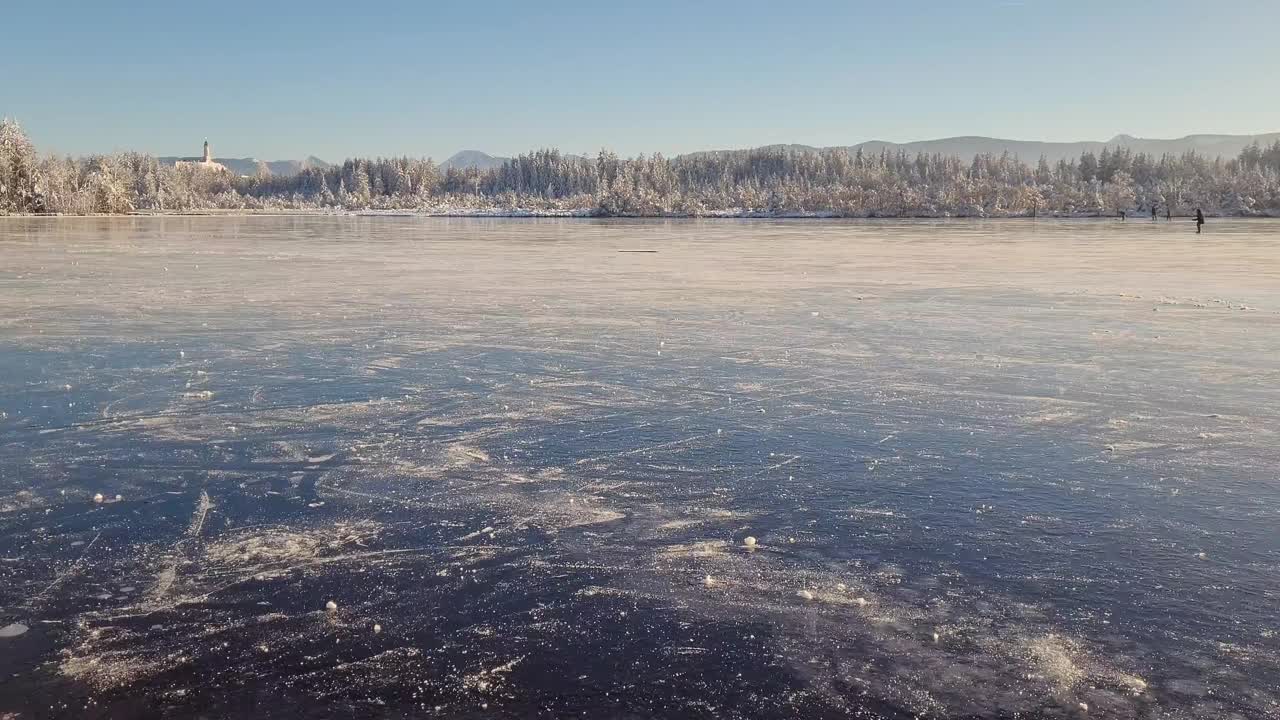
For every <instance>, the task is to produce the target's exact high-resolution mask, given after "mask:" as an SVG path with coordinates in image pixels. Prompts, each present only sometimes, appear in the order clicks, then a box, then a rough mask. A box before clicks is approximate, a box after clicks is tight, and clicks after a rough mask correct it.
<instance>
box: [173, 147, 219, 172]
mask: <svg viewBox="0 0 1280 720" xmlns="http://www.w3.org/2000/svg"><path fill="white" fill-rule="evenodd" d="M174 164H175V165H178V166H182V165H190V166H191V167H196V168H200V169H202V170H216V171H218V172H231V171H230V170H228V169H227V167H226V166H225V165H223V164H222V163H218V162H214V161H213V150H212V149H211V148H210V147H209V141H208V140H205V141H204V155H203V156H202V157H201V158H200V159H199V160H179V161H177V162H176V163H174Z"/></svg>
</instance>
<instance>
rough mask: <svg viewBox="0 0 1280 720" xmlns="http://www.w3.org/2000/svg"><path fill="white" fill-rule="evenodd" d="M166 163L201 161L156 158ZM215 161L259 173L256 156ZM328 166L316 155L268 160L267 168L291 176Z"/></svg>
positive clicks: (242, 172)
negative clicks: (304, 158)
mask: <svg viewBox="0 0 1280 720" xmlns="http://www.w3.org/2000/svg"><path fill="white" fill-rule="evenodd" d="M156 159H157V160H159V161H160V163H161V164H164V165H173V164H174V163H176V162H178V161H179V160H183V161H186V162H199V161H200V158H198V157H162V158H156ZM213 161H214V162H216V163H221V164H222V165H223V166H224V167H225V168H227V169H228V170H230V171H231V172H233V173H235V174H236V175H256V174H257V173H258V160H257V159H256V158H214V159H213ZM313 167H314V168H327V167H329V163H327V162H325V161H323V160H321V159H320V158H318V157H315V156H314V155H312V156H309V157H307V159H306V160H268V161H267V169H268V170H270V171H271V174H272V175H281V176H284V177H289V176H292V175H297V174H298V173H300V172H302V171H303V170H306V169H307V168H313Z"/></svg>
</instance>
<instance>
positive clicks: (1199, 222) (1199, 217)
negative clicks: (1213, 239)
mask: <svg viewBox="0 0 1280 720" xmlns="http://www.w3.org/2000/svg"><path fill="white" fill-rule="evenodd" d="M1202 227H1204V213H1203V212H1201V210H1200V208H1196V234H1197V235H1199V234H1200V228H1202Z"/></svg>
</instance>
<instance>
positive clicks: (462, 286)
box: [0, 217, 1280, 720]
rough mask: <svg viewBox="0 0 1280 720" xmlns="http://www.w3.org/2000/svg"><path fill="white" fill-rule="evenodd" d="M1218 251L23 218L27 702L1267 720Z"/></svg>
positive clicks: (1235, 310) (9, 444)
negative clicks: (752, 544)
mask: <svg viewBox="0 0 1280 720" xmlns="http://www.w3.org/2000/svg"><path fill="white" fill-rule="evenodd" d="M1207 228H1208V229H1207V230H1206V234H1204V235H1202V236H1196V235H1195V233H1194V229H1193V226H1192V225H1191V224H1190V223H1188V222H1185V221H1184V222H1179V223H1174V224H1172V225H1170V224H1166V223H1164V222H1161V223H1159V224H1151V223H1150V222H1148V221H1130V222H1128V223H1124V224H1121V223H1119V222H1116V221H1113V220H1106V221H1075V222H1053V221H1049V222H1044V221H1042V222H1031V221H1001V222H865V221H863V222H856V221H853V222H826V221H793V222H746V221H708V222H697V221H673V222H662V221H588V220H570V221H535V220H529V221H524V220H448V219H420V218H395V217H374V218H351V217H333V218H326V217H275V218H273V217H251V218H130V219H120V218H116V219H93V218H89V219H49V218H40V219H14V218H10V219H0V717H4V718H8V717H11V716H10V715H7V714H6V713H16V717H19V718H23V719H25V718H29V717H75V718H83V717H131V716H144V715H145V716H149V717H154V716H156V715H170V716H190V715H196V714H199V715H202V716H206V717H218V716H228V715H232V716H254V717H322V716H344V717H346V716H353V715H355V716H361V717H382V716H390V717H404V716H412V717H423V716H437V715H438V716H440V717H545V718H561V717H568V716H586V717H593V718H604V717H627V718H647V717H689V718H696V717H703V718H790V717H803V718H828V717H830V718H844V717H866V718H914V717H923V718H945V717H964V718H1013V717H1027V718H1079V717H1086V716H1088V717H1105V718H1151V719H1155V718H1160V719H1170V720H1182V719H1186V720H1191V719H1193V718H1248V719H1254V718H1257V719H1259V720H1261V719H1263V718H1275V717H1277V716H1280V470H1278V468H1280V223H1277V222H1274V221H1273V222H1264V221H1231V220H1214V221H1211V223H1210V224H1209V225H1208V226H1207ZM634 251H651V252H634ZM95 496H100V497H98V498H96V499H95ZM95 500H100V502H97V501H95ZM748 537H752V538H755V544H754V547H750V546H749V541H748V540H747V538H748ZM330 602H332V603H333V606H330V607H326V604H327V603H330ZM334 606H336V607H334ZM1086 706H1087V709H1086Z"/></svg>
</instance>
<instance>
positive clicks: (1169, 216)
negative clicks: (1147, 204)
mask: <svg viewBox="0 0 1280 720" xmlns="http://www.w3.org/2000/svg"><path fill="white" fill-rule="evenodd" d="M1164 219H1165V220H1173V206H1172V205H1165V206H1164Z"/></svg>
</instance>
